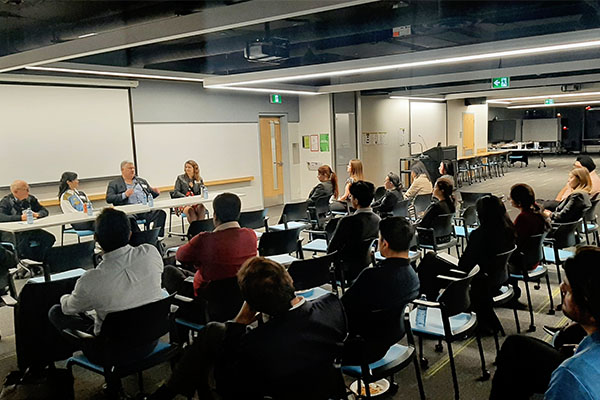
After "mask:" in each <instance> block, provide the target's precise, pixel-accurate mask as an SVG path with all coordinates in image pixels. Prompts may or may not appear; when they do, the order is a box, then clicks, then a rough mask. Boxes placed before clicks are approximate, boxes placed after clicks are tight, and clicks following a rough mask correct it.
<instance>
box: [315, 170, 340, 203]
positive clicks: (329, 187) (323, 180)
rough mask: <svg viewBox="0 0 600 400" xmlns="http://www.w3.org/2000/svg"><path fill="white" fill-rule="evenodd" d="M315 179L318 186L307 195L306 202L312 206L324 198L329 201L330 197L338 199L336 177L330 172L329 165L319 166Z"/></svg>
mask: <svg viewBox="0 0 600 400" xmlns="http://www.w3.org/2000/svg"><path fill="white" fill-rule="evenodd" d="M317 179H319V184H318V185H317V186H315V187H314V188H313V189H312V190H311V191H310V194H309V195H308V201H309V203H311V204H314V203H315V202H316V201H317V200H318V199H320V198H323V197H326V198H327V199H329V198H330V197H331V196H333V197H334V198H336V199H337V197H338V194H339V193H338V184H337V175H336V174H335V172H333V171H332V170H331V167H330V166H329V165H321V166H320V167H319V169H318V170H317Z"/></svg>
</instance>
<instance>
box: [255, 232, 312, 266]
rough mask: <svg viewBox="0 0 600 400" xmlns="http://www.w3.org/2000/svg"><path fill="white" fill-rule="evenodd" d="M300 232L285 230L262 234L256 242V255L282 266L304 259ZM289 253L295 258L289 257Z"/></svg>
mask: <svg viewBox="0 0 600 400" xmlns="http://www.w3.org/2000/svg"><path fill="white" fill-rule="evenodd" d="M300 230H301V229H299V228H298V229H285V230H282V231H270V232H265V233H263V234H262V236H261V237H260V240H259V241H258V254H259V255H261V256H262V257H268V258H270V259H272V260H273V261H277V262H278V263H280V264H283V265H289V264H290V263H292V262H293V261H296V260H298V259H302V258H304V255H303V254H302V239H300ZM290 253H296V257H292V256H290Z"/></svg>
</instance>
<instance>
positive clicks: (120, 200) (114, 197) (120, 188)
mask: <svg viewBox="0 0 600 400" xmlns="http://www.w3.org/2000/svg"><path fill="white" fill-rule="evenodd" d="M136 179H137V181H138V182H139V184H140V185H141V186H142V189H144V190H145V191H147V192H148V193H151V194H152V197H158V196H159V194H160V193H158V192H155V191H154V190H152V188H151V187H150V184H149V183H148V181H147V180H145V179H143V178H139V177H137V178H136ZM126 191H127V184H126V183H125V180H124V179H123V177H122V176H120V177H118V178H116V179H113V180H112V181H110V182H109V184H108V188H107V189H106V202H107V203H109V204H112V205H114V206H123V205H125V204H129V202H128V198H127V197H124V196H123V193H125V192H126Z"/></svg>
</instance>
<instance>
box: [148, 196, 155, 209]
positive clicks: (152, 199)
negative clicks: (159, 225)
mask: <svg viewBox="0 0 600 400" xmlns="http://www.w3.org/2000/svg"><path fill="white" fill-rule="evenodd" d="M148 206H150V207H154V196H152V193H148Z"/></svg>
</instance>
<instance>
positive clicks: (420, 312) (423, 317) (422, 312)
mask: <svg viewBox="0 0 600 400" xmlns="http://www.w3.org/2000/svg"><path fill="white" fill-rule="evenodd" d="M421 300H422V301H427V297H426V296H425V295H424V294H423V295H421ZM426 321H427V307H426V306H424V305H421V304H419V305H418V306H417V317H416V318H415V322H416V323H417V326H421V327H423V326H425V322H426Z"/></svg>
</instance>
